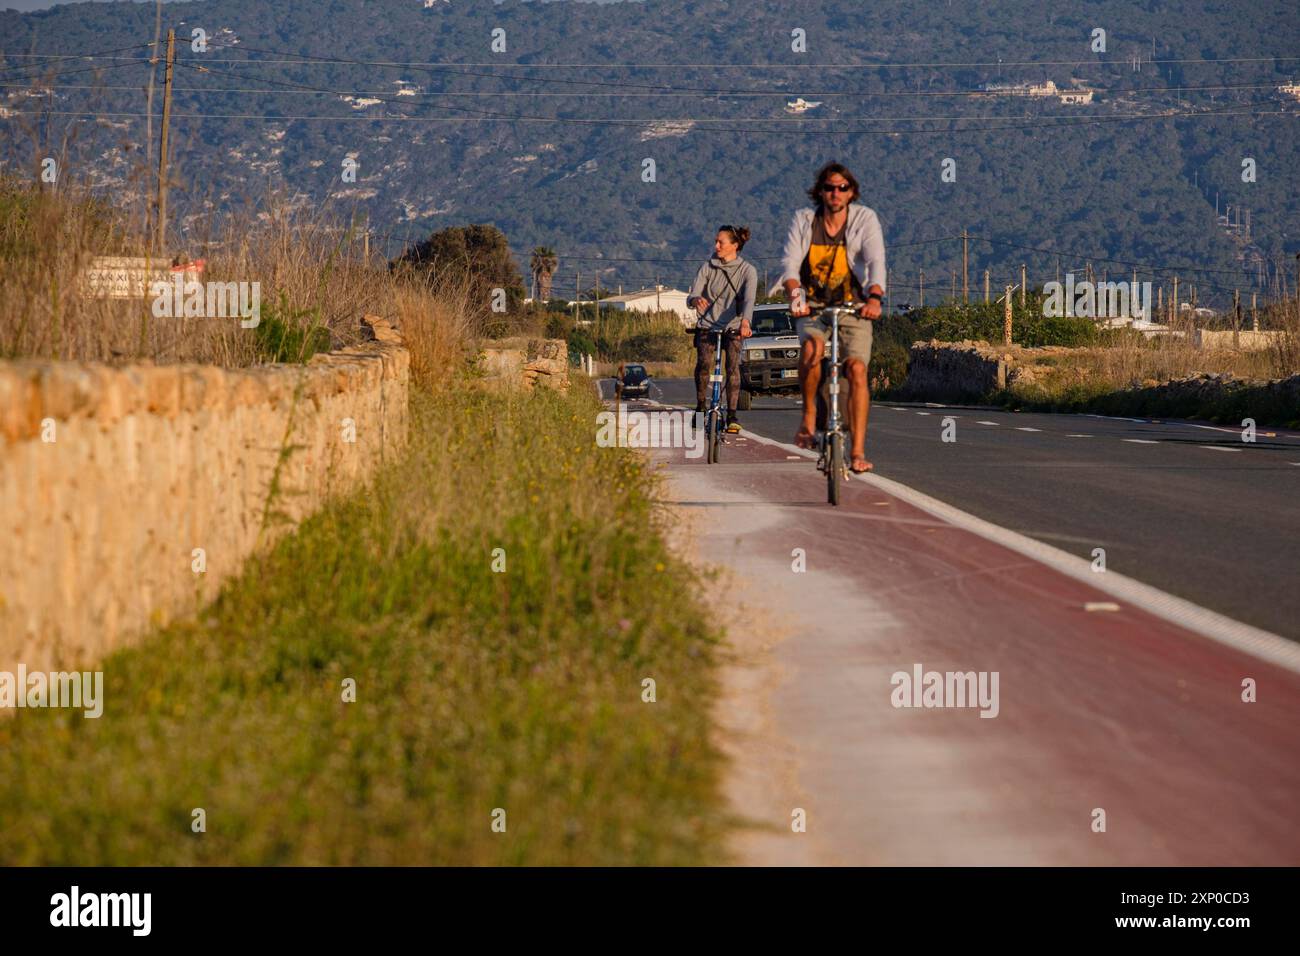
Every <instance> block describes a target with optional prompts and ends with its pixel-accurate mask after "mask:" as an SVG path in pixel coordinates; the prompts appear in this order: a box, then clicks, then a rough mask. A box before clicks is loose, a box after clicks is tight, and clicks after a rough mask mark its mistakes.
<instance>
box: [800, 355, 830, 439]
mask: <svg viewBox="0 0 1300 956" xmlns="http://www.w3.org/2000/svg"><path fill="white" fill-rule="evenodd" d="M825 351H826V343H825V342H824V341H822V340H821V339H819V338H816V337H810V338H807V339H804V342H803V346H802V347H801V348H800V350H799V390H800V391H801V392H802V393H803V422H802V423H801V424H800V425H799V433H798V434H797V435H795V436H794V443H795V444H796V445H798V446H799V447H800V448H811V447H812V445H813V432H814V430H815V429H816V428H817V388H818V386H820V385H821V381H822V354H823V353H824V352H825Z"/></svg>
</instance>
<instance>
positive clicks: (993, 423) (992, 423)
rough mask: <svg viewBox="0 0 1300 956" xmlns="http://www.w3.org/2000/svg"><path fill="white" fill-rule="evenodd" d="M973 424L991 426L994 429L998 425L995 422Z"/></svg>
mask: <svg viewBox="0 0 1300 956" xmlns="http://www.w3.org/2000/svg"><path fill="white" fill-rule="evenodd" d="M975 424H976V425H992V426H993V427H994V428H997V427H998V423H997V422H976V423H975Z"/></svg>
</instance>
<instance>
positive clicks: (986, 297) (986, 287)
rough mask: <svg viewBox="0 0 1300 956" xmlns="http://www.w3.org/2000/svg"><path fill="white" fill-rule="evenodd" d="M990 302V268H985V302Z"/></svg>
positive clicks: (986, 303)
mask: <svg viewBox="0 0 1300 956" xmlns="http://www.w3.org/2000/svg"><path fill="white" fill-rule="evenodd" d="M988 303H989V270H988V269H985V270H984V304H985V305H988Z"/></svg>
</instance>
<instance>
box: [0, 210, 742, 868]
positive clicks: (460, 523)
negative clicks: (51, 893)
mask: <svg viewBox="0 0 1300 956" xmlns="http://www.w3.org/2000/svg"><path fill="white" fill-rule="evenodd" d="M6 190H7V191H6V192H4V193H3V205H0V210H3V225H2V226H0V238H2V241H3V243H4V244H3V246H0V249H2V250H3V252H2V253H0V254H2V255H3V256H4V261H5V268H4V269H3V270H2V271H0V295H2V296H3V300H2V301H3V302H4V304H5V306H6V308H5V309H4V310H0V348H2V349H3V357H12V356H23V357H26V356H37V357H61V358H65V359H78V360H106V361H115V362H116V361H125V360H136V359H141V358H144V359H151V360H155V361H171V360H180V359H182V358H183V359H185V360H189V361H209V362H220V363H223V364H246V363H255V362H260V361H272V360H276V359H279V360H289V361H297V360H302V359H303V358H305V357H306V354H307V353H308V352H309V351H310V350H311V349H312V348H313V347H320V346H321V344H322V343H317V345H316V346H313V345H312V344H311V343H312V342H313V340H314V339H319V338H320V337H321V336H322V335H323V334H326V333H327V334H328V336H329V337H330V340H332V341H333V343H334V344H339V343H340V342H341V341H347V340H348V337H349V336H351V335H353V334H354V332H353V330H354V329H355V326H356V320H357V319H358V318H359V317H360V315H362V314H364V313H367V312H372V313H378V314H381V315H384V316H385V317H387V318H389V319H391V320H393V321H394V322H395V324H397V325H398V326H399V327H400V328H401V331H402V334H403V336H404V337H405V340H406V343H407V345H408V347H409V348H410V350H411V358H412V371H413V388H412V407H411V413H412V414H411V440H410V444H409V448H408V451H407V453H406V454H405V455H404V456H402V457H401V458H400V459H399V460H396V461H394V462H392V463H390V464H388V465H386V466H385V467H384V468H383V469H381V471H380V472H379V473H378V474H377V476H376V477H375V479H374V480H373V482H372V483H371V485H370V486H369V487H367V488H364V489H361V490H359V491H358V492H357V493H355V494H353V495H350V496H347V497H345V498H342V499H339V500H336V501H334V502H333V503H331V504H329V505H327V506H326V507H325V508H323V509H322V510H321V511H319V512H318V513H317V514H315V515H314V516H313V517H311V518H310V519H308V520H307V521H306V522H304V523H303V524H302V525H300V526H299V527H298V529H297V530H296V531H295V532H294V533H292V534H289V535H286V536H285V537H283V538H281V539H280V540H279V541H278V543H277V544H276V545H275V546H274V547H273V548H271V549H270V550H269V551H267V552H265V553H262V554H260V555H257V556H255V557H253V558H252V559H250V560H249V561H248V562H247V563H246V565H245V566H244V568H243V569H242V572H241V573H240V574H239V576H238V577H236V578H233V579H231V580H229V581H228V582H226V584H225V586H224V587H223V589H222V591H221V592H220V595H219V597H218V598H217V599H216V600H215V601H214V602H213V603H212V604H211V605H209V606H207V607H206V608H204V609H203V610H202V611H201V612H200V613H199V614H197V615H196V616H194V617H192V618H188V619H184V620H178V621H176V622H173V623H172V624H170V625H168V626H166V627H162V628H159V629H158V630H156V631H155V632H154V633H151V634H149V635H147V636H145V637H144V639H142V640H141V641H140V642H138V643H137V644H135V645H134V646H132V647H130V648H127V649H123V650H121V651H118V652H116V653H114V654H112V655H110V656H109V657H107V658H106V659H104V660H102V661H97V662H93V663H92V664H90V665H88V666H89V667H92V668H94V669H100V670H102V671H103V673H104V696H103V701H104V712H103V716H102V717H101V718H99V719H97V720H95V719H86V718H84V717H83V716H82V714H81V712H80V711H69V710H64V709H24V710H22V711H15V712H11V713H9V714H7V715H6V716H5V717H4V718H3V719H0V821H3V823H2V825H0V865H36V864H39V865H119V866H120V865H126V866H130V865H145V864H156V865H190V864H196V865H201V864H210V865H228V864H232V865H233V864H250V865H252V864H257V865H276V864H304V865H316V864H360V865H372V864H374V865H379V864H395V865H414V864H464V865H481V864H592V865H623V864H700V863H713V862H717V861H718V860H719V859H720V858H721V856H720V854H721V852H722V850H721V840H722V834H723V833H724V829H725V826H726V825H727V821H726V820H724V818H723V815H722V814H723V810H722V800H721V796H720V792H719V779H718V778H719V774H720V762H721V758H720V755H719V754H718V753H717V752H716V751H715V750H714V747H713V743H712V738H711V732H710V724H709V721H708V719H707V715H708V712H709V708H710V706H711V704H712V701H713V698H714V691H715V687H714V682H715V663H716V657H717V648H718V640H719V634H718V633H717V631H716V630H715V629H714V628H713V626H712V625H710V624H709V623H708V617H707V615H706V613H705V611H704V607H703V603H702V600H701V594H700V592H699V585H698V582H697V580H696V577H695V575H694V574H693V573H692V572H691V571H690V569H689V568H688V567H686V566H685V565H684V564H683V563H682V562H681V561H679V560H678V559H676V558H675V557H674V556H673V555H672V554H670V553H669V551H668V549H667V547H666V545H665V542H664V537H663V535H662V534H661V527H660V524H659V522H660V521H661V520H663V518H662V510H661V509H660V508H659V506H658V505H657V497H656V496H657V493H658V492H657V482H656V479H655V478H654V476H653V475H651V474H649V473H648V472H647V471H646V470H645V467H644V464H643V460H642V459H641V458H640V457H639V456H638V455H636V454H635V453H633V452H630V451H628V450H626V449H617V448H599V447H597V446H596V445H595V442H594V440H593V439H594V434H595V416H596V414H597V412H598V411H599V410H600V407H601V406H600V404H599V402H598V400H597V398H596V397H595V395H594V392H593V390H592V389H591V388H590V387H589V385H588V384H587V381H586V379H583V378H576V379H575V382H574V385H573V387H571V388H570V389H569V391H568V392H567V393H559V392H555V391H549V390H539V391H537V392H535V393H525V392H521V391H510V390H497V389H495V388H494V387H493V386H491V385H490V384H489V383H488V382H486V381H485V380H483V379H481V378H479V377H478V376H477V375H476V373H475V361H474V357H475V353H476V348H475V343H476V342H477V341H479V340H480V339H481V337H482V336H483V334H484V325H485V323H486V322H488V321H490V312H489V311H488V310H487V309H486V308H485V303H482V302H481V301H480V300H479V297H478V296H477V295H476V294H475V292H474V286H473V283H472V281H471V280H472V277H467V276H465V275H464V274H463V273H459V272H457V271H456V270H439V271H438V272H437V273H436V274H433V275H415V274H413V273H412V272H411V271H410V270H401V269H389V268H387V264H386V263H384V262H382V261H381V262H379V263H378V267H376V266H375V265H374V264H371V265H369V266H368V265H366V264H365V263H364V262H362V261H359V260H357V259H354V258H350V257H349V252H350V250H351V248H352V247H351V244H346V245H343V244H340V242H341V241H340V240H339V239H338V233H337V231H334V230H332V229H331V227H330V226H329V224H328V223H327V222H325V221H324V220H321V221H319V222H316V223H315V224H314V225H313V223H310V222H309V223H306V224H304V225H303V228H302V231H301V232H297V231H295V227H294V226H293V224H292V222H291V221H286V222H285V223H284V224H272V225H269V226H266V225H264V226H263V227H262V229H263V231H262V232H257V233H255V234H254V233H250V234H249V235H247V236H245V243H242V244H241V243H237V242H232V243H231V244H228V245H227V244H223V245H221V246H220V247H219V248H220V249H221V251H220V252H219V253H217V254H215V255H214V260H213V261H214V263H221V265H220V266H219V267H218V266H217V265H215V264H214V265H213V266H211V268H212V269H213V270H214V271H215V270H217V269H218V268H220V270H221V271H222V272H223V274H224V275H228V276H237V277H239V278H245V277H249V276H251V277H254V278H256V277H258V276H262V277H265V278H266V279H267V281H268V290H267V292H265V293H264V302H265V303H267V304H268V310H269V314H270V316H271V317H273V318H275V319H277V320H278V324H273V323H269V322H267V321H266V316H267V314H268V313H267V311H264V318H263V322H264V325H265V327H266V328H268V329H270V330H271V331H268V332H259V330H252V331H248V330H240V329H239V328H238V324H237V323H236V322H233V321H232V322H226V323H224V324H225V326H226V327H225V328H222V327H221V325H222V323H219V322H214V321H212V320H196V324H195V325H194V326H193V327H191V328H189V337H188V338H187V336H186V335H185V334H182V330H181V329H180V328H174V327H167V326H165V325H163V324H160V323H153V322H149V323H146V324H144V325H142V324H141V323H142V322H144V317H143V316H142V315H141V306H140V303H138V302H137V303H121V302H118V303H105V302H102V301H98V302H97V301H95V300H86V299H81V298H78V297H74V296H71V295H65V294H64V292H66V291H67V290H68V289H69V288H70V287H71V285H70V284H71V283H72V282H73V280H74V277H75V276H76V275H77V273H78V270H79V269H80V268H81V265H82V263H83V261H84V258H85V256H86V255H88V254H89V253H90V252H92V251H93V252H94V253H96V254H100V253H103V252H106V251H107V252H118V251H120V252H122V253H133V252H138V251H140V250H139V247H135V246H132V245H131V240H130V238H129V236H128V235H127V234H126V233H125V232H114V231H113V228H114V227H113V225H112V223H113V218H112V212H111V211H106V212H105V214H104V218H103V219H102V220H98V219H96V218H95V217H93V216H92V215H91V214H90V212H91V207H89V206H86V205H84V204H82V203H81V202H80V201H78V202H77V203H72V202H67V201H66V197H64V198H63V199H60V198H59V197H58V196H50V195H44V194H36V193H31V192H24V191H23V190H21V189H18V188H14V187H13V186H7V187H6ZM96 223H101V224H96ZM96 229H103V230H107V231H106V232H96V231H95V230H96ZM41 230H52V231H53V232H52V233H49V234H51V235H61V236H64V237H65V238H69V241H70V242H72V240H75V242H73V243H72V245H70V246H69V247H68V251H67V252H66V254H65V252H63V251H60V252H57V253H56V252H52V251H50V250H51V249H52V248H55V247H54V246H51V245H46V244H45V243H44V241H43V240H41V241H40V242H36V243H30V242H27V239H30V238H31V237H37V238H38V239H39V238H40V237H41V236H44V235H46V234H47V233H44V232H41ZM106 237H107V238H106ZM77 242H79V243H81V245H80V246H77V245H76V244H75V243H77ZM59 248H62V247H59ZM214 248H217V247H216V246H214ZM78 249H79V250H80V252H77V251H76V250H78ZM11 266H13V267H15V268H11ZM227 270H230V271H227ZM51 283H53V284H54V286H55V287H56V289H57V290H58V293H57V294H48V293H49V288H50V284H51ZM25 296H34V297H35V301H33V302H32V304H31V306H30V308H28V309H27V310H26V311H25V312H24V311H23V308H22V307H21V303H22V302H23V301H24V297H25ZM109 306H112V308H109ZM115 310H117V311H115ZM203 322H206V325H204V324H200V323H203ZM56 325H57V326H58V327H59V328H60V330H61V331H60V334H59V335H58V336H54V335H52V329H53V328H54V327H55V326H56ZM320 330H324V332H322V331H320ZM683 338H684V336H683ZM290 453H292V449H290ZM282 493H284V494H292V493H293V489H292V488H286V489H283V491H282ZM109 570H110V571H111V569H109ZM112 573H117V572H116V571H112ZM122 573H126V571H123V572H122ZM646 681H653V682H654V685H653V687H654V694H655V698H656V699H655V700H654V702H648V701H647V700H646V699H645V697H644V695H646V694H647V693H648V690H647V687H648V685H647V684H646V683H645V682H646ZM348 682H355V684H354V687H355V700H354V701H349V700H346V699H345V695H346V694H347V693H348V690H349V687H350V686H353V685H350V684H349V683H348ZM197 809H202V810H203V811H204V815H205V823H206V829H205V831H204V832H195V830H194V826H195V819H196V817H195V814H194V811H195V810H197ZM498 809H500V810H502V811H504V818H501V817H500V816H499V815H498V816H496V817H495V818H494V811H496V810H498ZM502 819H503V820H504V827H505V829H504V832H497V831H496V830H494V828H493V824H494V822H497V824H498V829H499V827H500V825H501V821H502Z"/></svg>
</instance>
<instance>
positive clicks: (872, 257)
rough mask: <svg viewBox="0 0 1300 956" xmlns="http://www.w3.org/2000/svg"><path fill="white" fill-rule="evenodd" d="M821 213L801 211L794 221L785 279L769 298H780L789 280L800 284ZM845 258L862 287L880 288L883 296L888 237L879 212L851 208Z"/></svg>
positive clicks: (786, 251)
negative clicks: (813, 228)
mask: <svg viewBox="0 0 1300 956" xmlns="http://www.w3.org/2000/svg"><path fill="white" fill-rule="evenodd" d="M816 215H817V210H815V209H813V208H811V207H809V208H806V209H800V210H799V211H798V212H796V213H795V214H794V218H793V219H792V220H791V221H790V231H789V233H787V234H786V237H785V249H784V251H783V254H782V256H781V276H780V278H778V279H777V280H776V284H775V285H773V286H772V288H771V289H769V290H768V295H780V294H781V292H782V291H784V290H783V286H784V285H785V280H786V279H794V280H795V281H798V280H799V267H800V266H802V265H803V260H804V257H805V256H807V255H808V247H809V245H811V243H812V227H813V218H814V217H815V216H816ZM844 230H845V231H844V245H845V255H846V256H848V260H849V268H850V269H852V270H853V274H854V275H855V276H856V277H857V279H858V282H860V283H862V288H863V289H864V290H866V289H870V288H871V287H872V286H873V285H879V286H880V291H881V292H882V293H883V292H884V291H885V289H887V288H888V286H887V285H886V284H885V235H884V232H883V231H882V230H881V228H880V220H879V219H878V218H877V217H876V211H875V210H874V209H872V208H870V207H869V206H860V205H858V204H857V203H851V204H850V205H849V220H848V222H847V223H846V224H845V226H844Z"/></svg>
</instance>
